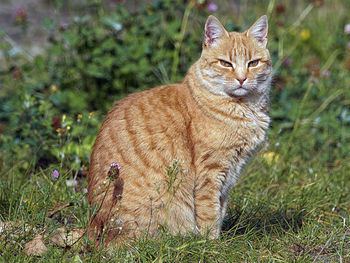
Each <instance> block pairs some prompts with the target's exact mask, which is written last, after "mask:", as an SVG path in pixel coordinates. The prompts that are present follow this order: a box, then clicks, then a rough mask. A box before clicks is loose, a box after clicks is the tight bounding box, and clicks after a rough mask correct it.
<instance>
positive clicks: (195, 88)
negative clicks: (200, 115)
mask: <svg viewBox="0 0 350 263" xmlns="http://www.w3.org/2000/svg"><path fill="white" fill-rule="evenodd" d="M199 65H200V60H198V61H197V62H196V63H194V64H193V65H192V66H191V68H190V69H189V71H188V73H187V76H186V78H185V80H184V81H185V83H187V85H188V86H189V88H190V90H191V94H192V96H193V98H194V100H195V101H196V103H197V104H198V105H199V106H201V107H205V105H215V107H216V109H217V110H219V111H221V112H224V113H226V114H235V112H237V111H238V112H239V111H241V110H243V111H245V110H248V111H252V112H254V113H256V114H261V113H262V114H267V112H268V108H269V94H268V90H269V89H267V92H266V94H253V95H251V96H247V97H244V98H238V97H230V96H228V95H227V94H225V93H223V92H222V93H220V90H219V89H218V88H217V87H214V86H212V85H211V84H210V83H209V82H207V81H206V80H205V79H204V78H203V76H202V73H201V70H200V66H199ZM266 85H269V83H266Z"/></svg>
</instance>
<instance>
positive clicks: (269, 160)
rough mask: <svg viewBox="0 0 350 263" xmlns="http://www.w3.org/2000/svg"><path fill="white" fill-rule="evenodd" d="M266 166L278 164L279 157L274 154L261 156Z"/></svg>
mask: <svg viewBox="0 0 350 263" xmlns="http://www.w3.org/2000/svg"><path fill="white" fill-rule="evenodd" d="M261 156H262V157H263V158H264V159H265V161H266V163H267V164H268V165H272V164H274V163H276V162H278V160H279V158H280V156H279V155H278V154H277V153H275V152H266V153H263V154H262V155H261Z"/></svg>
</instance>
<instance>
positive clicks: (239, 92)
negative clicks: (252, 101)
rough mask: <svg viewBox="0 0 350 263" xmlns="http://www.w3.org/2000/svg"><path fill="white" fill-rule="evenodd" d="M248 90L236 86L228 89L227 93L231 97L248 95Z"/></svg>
mask: <svg viewBox="0 0 350 263" xmlns="http://www.w3.org/2000/svg"><path fill="white" fill-rule="evenodd" d="M248 93H249V90H248V89H246V88H243V87H238V88H235V89H233V90H231V91H230V93H229V95H230V96H231V97H244V96H246V95H248Z"/></svg>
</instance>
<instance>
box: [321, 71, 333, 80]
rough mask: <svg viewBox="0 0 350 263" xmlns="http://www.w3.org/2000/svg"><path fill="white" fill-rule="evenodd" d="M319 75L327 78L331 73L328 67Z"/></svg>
mask: <svg viewBox="0 0 350 263" xmlns="http://www.w3.org/2000/svg"><path fill="white" fill-rule="evenodd" d="M321 75H322V77H324V78H328V77H329V76H330V75H331V72H330V71H329V70H328V69H326V70H324V71H322V73H321Z"/></svg>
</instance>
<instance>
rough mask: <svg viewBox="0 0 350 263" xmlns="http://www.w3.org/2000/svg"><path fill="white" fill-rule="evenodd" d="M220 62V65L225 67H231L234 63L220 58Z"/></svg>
mask: <svg viewBox="0 0 350 263" xmlns="http://www.w3.org/2000/svg"><path fill="white" fill-rule="evenodd" d="M219 62H220V65H221V66H223V67H226V68H231V67H232V64H231V63H230V62H227V61H225V60H221V59H220V60H219Z"/></svg>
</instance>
